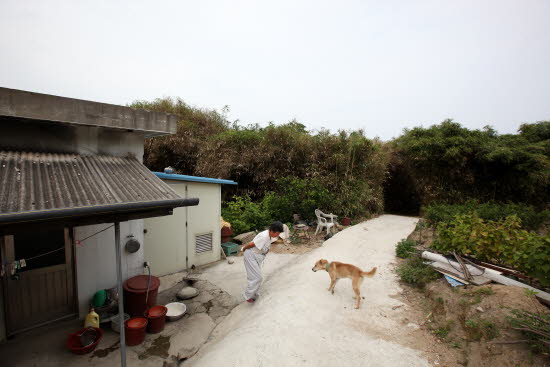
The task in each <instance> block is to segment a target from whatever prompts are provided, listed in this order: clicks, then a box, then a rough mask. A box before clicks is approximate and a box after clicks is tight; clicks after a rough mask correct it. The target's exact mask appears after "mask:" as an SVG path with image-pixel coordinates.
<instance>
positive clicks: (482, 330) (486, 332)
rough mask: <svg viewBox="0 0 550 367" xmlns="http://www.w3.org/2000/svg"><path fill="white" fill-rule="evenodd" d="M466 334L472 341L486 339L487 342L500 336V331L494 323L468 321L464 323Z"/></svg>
mask: <svg viewBox="0 0 550 367" xmlns="http://www.w3.org/2000/svg"><path fill="white" fill-rule="evenodd" d="M464 326H465V329H466V332H467V333H468V336H469V337H470V339H472V340H481V338H482V337H485V338H486V339H487V340H491V339H494V338H496V337H497V336H499V335H500V332H499V330H498V329H497V326H496V324H495V323H494V322H492V321H489V320H483V319H478V320H474V319H468V320H466V322H465V323H464Z"/></svg>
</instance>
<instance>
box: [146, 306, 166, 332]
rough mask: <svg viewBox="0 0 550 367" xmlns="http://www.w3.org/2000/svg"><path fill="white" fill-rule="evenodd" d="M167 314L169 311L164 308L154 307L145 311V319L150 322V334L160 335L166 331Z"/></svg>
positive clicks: (148, 326)
mask: <svg viewBox="0 0 550 367" xmlns="http://www.w3.org/2000/svg"><path fill="white" fill-rule="evenodd" d="M166 312H168V309H167V308H166V307H164V306H153V307H151V308H150V309H149V310H147V311H145V317H147V319H148V320H149V323H148V325H147V332H148V333H150V334H156V333H160V332H161V331H162V330H164V324H165V323H166Z"/></svg>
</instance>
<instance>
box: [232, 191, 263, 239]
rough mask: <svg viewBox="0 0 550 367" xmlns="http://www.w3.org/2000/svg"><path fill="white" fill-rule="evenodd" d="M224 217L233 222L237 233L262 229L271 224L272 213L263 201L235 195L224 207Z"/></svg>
mask: <svg viewBox="0 0 550 367" xmlns="http://www.w3.org/2000/svg"><path fill="white" fill-rule="evenodd" d="M222 217H223V219H224V220H226V221H228V222H229V223H231V227H232V228H233V231H234V232H235V233H244V232H249V231H252V230H255V229H262V228H264V227H266V226H269V225H270V224H271V219H272V217H271V213H270V212H269V211H267V210H265V208H264V207H263V205H262V203H255V202H253V201H252V200H251V199H250V197H249V196H247V195H245V196H235V197H234V198H233V201H230V202H228V203H227V204H226V206H225V207H223V208H222Z"/></svg>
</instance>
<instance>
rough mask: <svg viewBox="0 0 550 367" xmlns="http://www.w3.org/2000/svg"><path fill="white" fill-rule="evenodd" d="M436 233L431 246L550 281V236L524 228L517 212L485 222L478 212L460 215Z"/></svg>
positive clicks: (441, 226)
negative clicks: (516, 214) (436, 235)
mask: <svg viewBox="0 0 550 367" xmlns="http://www.w3.org/2000/svg"><path fill="white" fill-rule="evenodd" d="M437 233H438V237H437V239H436V240H435V241H434V243H433V244H432V247H433V248H435V249H436V250H438V251H440V252H444V253H446V252H453V251H456V252H458V253H461V254H465V255H471V256H473V257H475V258H477V259H479V260H483V261H490V262H495V263H500V264H502V265H505V266H509V267H512V268H515V269H517V270H519V271H522V272H525V273H527V274H529V275H531V276H533V277H536V278H537V279H539V280H540V282H541V283H542V284H543V285H547V284H550V279H549V276H550V237H548V236H539V235H537V234H535V233H533V232H528V231H526V230H524V229H522V228H521V219H519V218H518V217H517V216H515V215H512V216H509V217H506V218H505V219H503V220H500V221H484V220H483V219H481V218H480V217H479V216H478V215H477V214H476V213H474V214H472V215H458V216H456V217H455V218H454V219H453V220H451V221H450V222H448V223H440V225H439V227H438V230H437Z"/></svg>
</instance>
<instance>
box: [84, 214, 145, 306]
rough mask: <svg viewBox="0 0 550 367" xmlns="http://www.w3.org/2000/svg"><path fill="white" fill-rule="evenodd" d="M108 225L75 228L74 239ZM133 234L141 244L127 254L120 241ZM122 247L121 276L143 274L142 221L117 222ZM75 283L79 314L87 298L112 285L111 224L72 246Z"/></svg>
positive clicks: (113, 272) (86, 304)
mask: <svg viewBox="0 0 550 367" xmlns="http://www.w3.org/2000/svg"><path fill="white" fill-rule="evenodd" d="M109 226H110V224H101V225H93V226H85V227H77V228H75V230H74V235H75V239H77V240H79V239H84V238H86V237H88V236H90V235H92V234H94V233H96V232H98V231H100V230H102V229H104V228H107V227H109ZM130 235H133V237H134V239H136V240H138V241H139V243H140V244H141V247H140V249H139V251H138V252H135V253H133V254H131V253H128V252H127V251H126V250H125V249H124V244H125V243H126V241H127V240H128V239H129V237H128V236H130ZM120 237H121V246H122V247H123V249H122V279H123V280H126V279H128V278H130V277H132V276H134V275H137V274H142V273H143V220H133V221H129V222H123V223H121V224H120ZM75 251H76V282H77V294H78V311H79V315H80V317H84V316H86V315H87V314H88V312H89V305H90V300H91V298H92V297H93V295H94V293H95V292H96V291H98V290H100V289H107V288H112V287H115V286H116V280H117V276H116V252H115V229H114V227H111V228H109V229H108V230H106V231H104V232H101V233H99V234H97V235H95V236H93V237H91V238H89V239H87V240H85V241H84V242H83V243H82V245H80V246H76V249H75Z"/></svg>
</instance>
